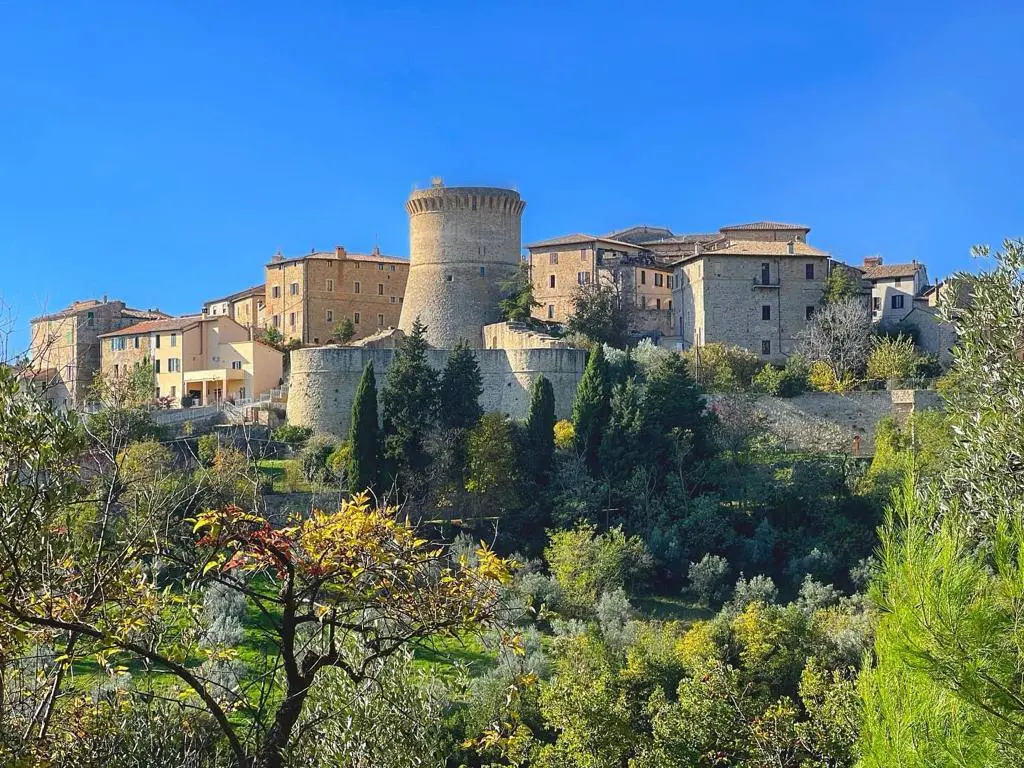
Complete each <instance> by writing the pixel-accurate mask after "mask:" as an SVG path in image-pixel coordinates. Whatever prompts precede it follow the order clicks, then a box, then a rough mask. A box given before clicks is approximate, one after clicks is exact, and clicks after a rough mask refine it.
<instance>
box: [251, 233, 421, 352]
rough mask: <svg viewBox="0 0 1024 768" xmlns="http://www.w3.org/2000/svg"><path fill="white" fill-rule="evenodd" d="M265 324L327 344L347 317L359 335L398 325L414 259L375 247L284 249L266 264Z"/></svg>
mask: <svg viewBox="0 0 1024 768" xmlns="http://www.w3.org/2000/svg"><path fill="white" fill-rule="evenodd" d="M265 269H266V286H265V290H266V294H265V304H264V308H263V320H262V325H263V327H264V328H276V329H277V330H278V331H280V333H281V335H282V336H283V337H284V338H285V340H289V339H296V340H298V341H300V342H302V343H303V344H314V345H315V344H326V343H327V341H328V340H329V339H333V337H334V329H335V327H336V326H337V325H338V323H339V322H341V321H342V320H343V319H344V318H349V319H350V320H352V323H353V325H354V326H355V331H356V334H355V337H354V338H356V339H360V338H363V337H364V336H369V335H370V334H373V333H376V332H377V331H379V330H381V329H384V328H393V327H398V321H399V318H400V317H401V312H402V302H403V301H404V299H405V285H406V281H407V280H408V278H409V261H408V259H400V258H397V257H394V256H385V255H383V254H381V252H380V250H379V249H377V248H375V249H374V250H373V252H372V253H369V254H358V253H348V252H347V251H346V250H345V249H344V248H342V247H341V246H338V247H336V248H335V249H334V250H333V251H328V252H325V251H313V252H312V253H308V254H306V255H304V256H296V257H293V258H286V257H284V256H282V255H281V254H280V253H278V254H276V255H275V256H274V258H273V259H272V260H271V261H270V263H269V264H267V265H266V268H265Z"/></svg>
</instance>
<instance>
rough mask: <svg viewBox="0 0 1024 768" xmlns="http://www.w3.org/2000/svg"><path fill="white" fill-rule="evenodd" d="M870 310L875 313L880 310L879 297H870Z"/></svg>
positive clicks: (880, 301)
mask: <svg viewBox="0 0 1024 768" xmlns="http://www.w3.org/2000/svg"><path fill="white" fill-rule="evenodd" d="M871 308H872V309H873V310H875V312H877V311H878V310H880V309H881V308H882V297H881V296H874V297H872V299H871Z"/></svg>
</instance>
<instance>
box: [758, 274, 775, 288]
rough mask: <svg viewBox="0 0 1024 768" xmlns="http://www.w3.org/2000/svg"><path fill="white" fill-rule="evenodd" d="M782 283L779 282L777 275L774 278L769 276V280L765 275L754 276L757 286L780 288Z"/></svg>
mask: <svg viewBox="0 0 1024 768" xmlns="http://www.w3.org/2000/svg"><path fill="white" fill-rule="evenodd" d="M780 284H781V283H780V282H779V278H777V277H776V278H774V279H772V278H770V277H769V278H768V279H767V280H765V279H764V278H763V277H755V278H754V287H755V288H778V287H779V285H780Z"/></svg>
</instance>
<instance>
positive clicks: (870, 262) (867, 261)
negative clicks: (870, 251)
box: [864, 256, 882, 269]
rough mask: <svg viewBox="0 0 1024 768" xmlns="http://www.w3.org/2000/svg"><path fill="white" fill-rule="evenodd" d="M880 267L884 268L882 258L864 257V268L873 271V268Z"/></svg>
mask: <svg viewBox="0 0 1024 768" xmlns="http://www.w3.org/2000/svg"><path fill="white" fill-rule="evenodd" d="M880 266H882V257H881V256H865V257H864V267H865V268H866V269H871V268H872V267H880Z"/></svg>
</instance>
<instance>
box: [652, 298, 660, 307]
mask: <svg viewBox="0 0 1024 768" xmlns="http://www.w3.org/2000/svg"><path fill="white" fill-rule="evenodd" d="M654 308H655V309H661V299H655V300H654Z"/></svg>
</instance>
